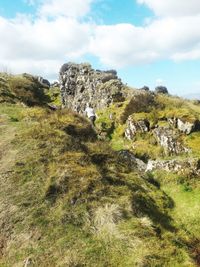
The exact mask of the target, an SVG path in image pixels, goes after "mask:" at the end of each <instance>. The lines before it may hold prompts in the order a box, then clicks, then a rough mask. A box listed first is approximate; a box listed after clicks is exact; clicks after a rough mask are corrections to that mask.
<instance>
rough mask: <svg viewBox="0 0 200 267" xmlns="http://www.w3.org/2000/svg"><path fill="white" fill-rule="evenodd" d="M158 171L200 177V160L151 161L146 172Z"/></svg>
mask: <svg viewBox="0 0 200 267" xmlns="http://www.w3.org/2000/svg"><path fill="white" fill-rule="evenodd" d="M156 169H160V170H165V171H170V172H175V173H180V174H184V173H186V172H187V173H190V174H193V175H200V160H199V159H187V160H176V159H173V160H149V161H148V163H147V168H146V171H153V170H156Z"/></svg>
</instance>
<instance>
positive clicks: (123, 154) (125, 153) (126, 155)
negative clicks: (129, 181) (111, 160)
mask: <svg viewBox="0 0 200 267" xmlns="http://www.w3.org/2000/svg"><path fill="white" fill-rule="evenodd" d="M118 157H119V160H120V162H123V163H126V164H127V166H128V167H129V168H130V170H135V169H138V170H139V171H145V170H146V168H147V165H146V164H145V163H144V162H143V161H142V160H140V159H138V158H136V157H135V156H134V154H133V153H131V152H130V151H129V150H120V151H119V152H118Z"/></svg>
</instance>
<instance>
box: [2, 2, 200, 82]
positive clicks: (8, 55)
mask: <svg viewBox="0 0 200 267" xmlns="http://www.w3.org/2000/svg"><path fill="white" fill-rule="evenodd" d="M93 1H95V0H84V1H83V0H73V1H70V0H40V1H39V3H40V4H39V5H38V11H37V14H36V16H34V17H32V16H29V15H22V14H21V15H18V16H16V18H14V19H6V18H3V17H0V36H3V38H2V39H1V42H0V70H1V68H3V67H5V66H6V67H7V68H8V69H11V70H12V71H13V72H25V71H26V72H32V73H35V74H36V73H40V74H43V75H45V76H47V77H49V78H51V77H53V74H55V73H57V72H58V69H59V67H60V65H61V64H62V63H64V62H66V61H69V60H79V59H80V58H83V57H84V55H86V54H90V55H93V56H96V57H97V58H99V60H100V61H101V62H102V63H103V64H105V65H106V66H108V67H113V68H120V67H123V66H128V65H131V66H132V65H136V64H145V63H149V62H153V61H156V60H162V59H172V60H175V61H179V60H195V59H200V32H199V25H200V1H199V0H190V1H188V0H182V1H181V2H180V1H174V0H173V1H172V0H168V1H164V0H163V1H160V0H138V3H139V4H145V5H147V6H148V7H149V8H151V9H152V10H153V12H154V13H155V18H154V19H153V20H150V21H149V23H148V24H146V25H144V26H140V27H139V26H135V25H133V24H128V23H126V24H123V23H121V24H116V25H96V24H95V23H94V22H91V21H89V22H85V21H84V19H83V18H84V16H87V15H88V14H89V12H90V9H91V4H92V3H93ZM31 2H32V4H34V3H36V2H37V0H34V1H31ZM80 18H82V20H80Z"/></svg>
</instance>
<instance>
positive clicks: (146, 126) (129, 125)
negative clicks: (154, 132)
mask: <svg viewBox="0 0 200 267" xmlns="http://www.w3.org/2000/svg"><path fill="white" fill-rule="evenodd" d="M149 130H150V123H149V121H148V120H147V119H143V120H138V121H136V120H134V119H132V117H131V116H129V118H128V120H127V122H126V130H125V137H126V138H127V139H128V140H132V139H133V138H134V136H135V135H136V133H138V132H140V133H145V132H148V131H149Z"/></svg>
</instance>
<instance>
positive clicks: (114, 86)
mask: <svg viewBox="0 0 200 267" xmlns="http://www.w3.org/2000/svg"><path fill="white" fill-rule="evenodd" d="M59 83H60V91H61V99H62V105H63V107H67V108H70V109H72V110H74V111H77V112H79V113H83V112H84V110H85V107H86V104H87V103H88V102H91V103H92V105H93V107H94V108H95V109H102V108H105V107H108V106H109V105H110V104H112V103H114V102H120V101H124V99H125V97H124V92H123V86H124V85H123V83H122V82H121V80H120V79H118V77H117V72H116V71H115V70H109V71H100V70H94V69H92V67H91V65H90V64H87V63H85V64H75V63H71V62H69V63H66V64H64V65H63V66H62V67H61V69H60V72H59Z"/></svg>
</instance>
